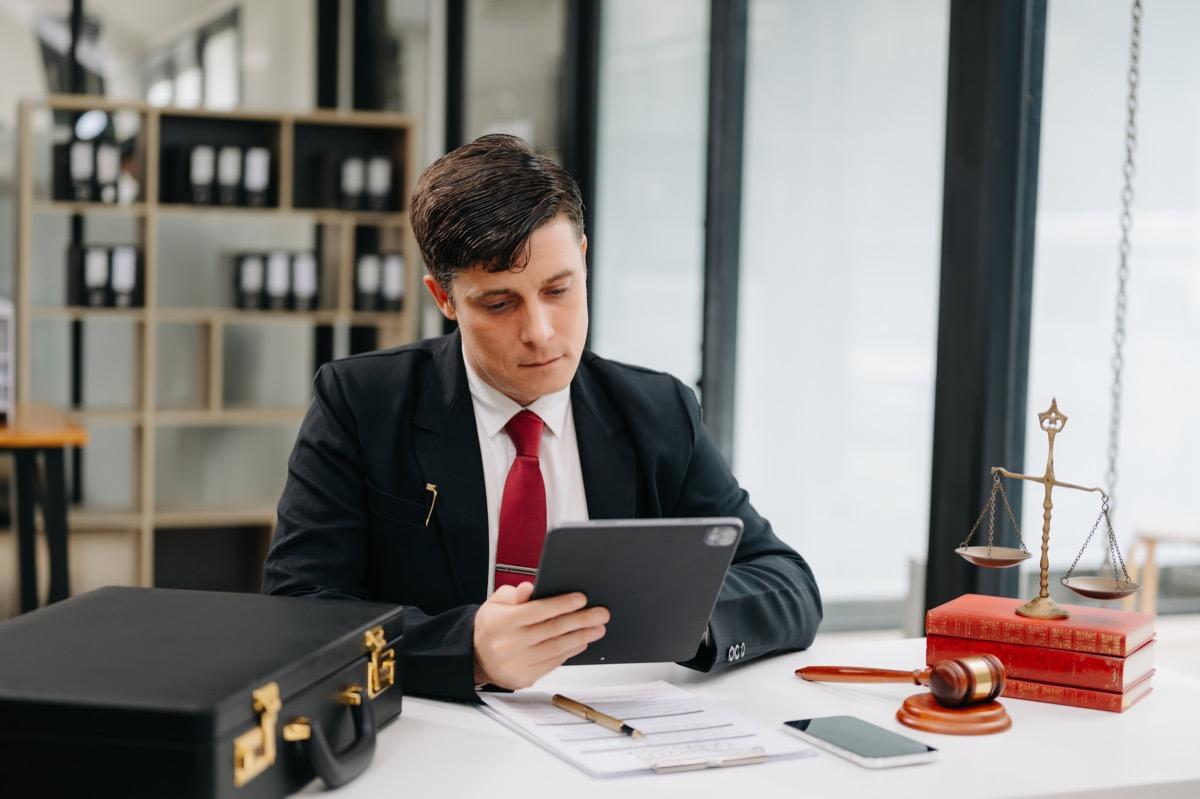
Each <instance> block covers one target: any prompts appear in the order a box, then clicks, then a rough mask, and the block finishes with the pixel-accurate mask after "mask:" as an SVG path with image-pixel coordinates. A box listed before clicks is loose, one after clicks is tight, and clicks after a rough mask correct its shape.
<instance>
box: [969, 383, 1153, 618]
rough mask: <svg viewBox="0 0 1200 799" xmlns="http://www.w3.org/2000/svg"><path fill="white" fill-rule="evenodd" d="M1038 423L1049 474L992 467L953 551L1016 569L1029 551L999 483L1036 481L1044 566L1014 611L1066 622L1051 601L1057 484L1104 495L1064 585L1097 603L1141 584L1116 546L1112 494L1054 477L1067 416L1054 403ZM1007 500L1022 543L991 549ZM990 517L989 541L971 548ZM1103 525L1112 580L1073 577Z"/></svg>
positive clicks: (987, 564)
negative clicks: (984, 493) (1042, 492)
mask: <svg viewBox="0 0 1200 799" xmlns="http://www.w3.org/2000/svg"><path fill="white" fill-rule="evenodd" d="M1038 422H1039V424H1040V426H1041V428H1042V430H1044V431H1045V432H1046V436H1047V437H1048V438H1049V450H1048V451H1047V455H1046V473H1045V474H1043V475H1041V476H1037V475H1029V474H1015V473H1013V472H1010V471H1008V470H1007V469H1003V468H1001V467H999V466H993V467H992V493H991V494H990V495H989V496H988V500H987V502H986V503H985V504H984V507H983V510H982V511H980V513H979V518H978V519H976V520H975V524H974V525H972V526H971V530H970V532H969V533H967V537H966V540H964V541H963V542H962V544H961V545H960V546H959V548H958V549H956V550H955V552H957V553H958V554H959V555H962V557H963V558H965V559H966V560H968V561H969V562H971V563H973V564H975V565H976V566H983V567H985V568H989V569H1004V568H1008V567H1009V566H1016V565H1017V564H1019V563H1020V562H1021V561H1023V560H1027V559H1028V558H1030V557H1032V555H1031V554H1030V553H1029V550H1028V549H1026V548H1025V541H1024V539H1022V538H1021V530H1020V528H1019V527H1018V526H1017V520H1016V517H1015V516H1014V515H1013V512H1012V508H1011V507H1010V506H1009V504H1008V496H1007V495H1006V494H1005V493H1004V487H1003V485H1002V484H1001V482H1000V478H1001V477H1006V478H1009V479H1013V480H1030V481H1032V482H1035V483H1041V484H1042V485H1044V486H1045V487H1046V498H1045V500H1044V501H1043V502H1042V562H1041V591H1040V592H1039V593H1038V595H1037V596H1036V597H1034V598H1033V599H1031V600H1029V601H1028V602H1026V603H1025V604H1024V605H1022V606H1021V607H1019V608H1017V610H1016V612H1017V614H1018V615H1021V616H1028V617H1030V618H1034V619H1065V618H1067V617H1068V616H1070V615H1071V614H1070V613H1068V612H1067V611H1066V610H1063V609H1062V608H1060V607H1059V606H1058V605H1057V604H1055V602H1054V600H1053V599H1051V598H1050V591H1049V584H1050V513H1051V510H1052V509H1053V508H1054V503H1053V501H1052V498H1051V493H1052V492H1053V490H1054V487H1055V486H1058V487H1060V488H1074V489H1076V490H1078V491H1091V492H1095V493H1098V494H1100V496H1101V498H1102V499H1101V504H1100V515H1099V516H1097V517H1096V523H1095V524H1093V525H1092V530H1091V532H1090V533H1088V536H1087V538H1086V539H1085V540H1084V542H1083V546H1082V547H1080V549H1079V554H1078V555H1076V556H1075V561H1074V563H1072V564H1071V568H1070V569H1068V570H1067V574H1066V576H1065V577H1063V578H1062V581H1061V582H1062V584H1063V585H1064V586H1066V587H1067V588H1069V589H1071V590H1072V591H1074V592H1075V593H1077V594H1079V595H1081V596H1086V597H1091V598H1093V599H1120V598H1121V597H1126V596H1129V595H1130V594H1132V593H1133V592H1135V591H1137V590H1138V589H1139V587H1140V586H1139V585H1138V584H1137V583H1135V582H1133V581H1132V580H1130V579H1129V572H1128V571H1127V570H1126V569H1125V560H1124V558H1122V557H1121V550H1120V548H1118V547H1117V536H1116V533H1115V532H1113V526H1112V519H1111V518H1110V517H1109V513H1108V504H1109V498H1108V494H1106V493H1104V491H1103V490H1102V489H1099V488H1088V487H1087V486H1080V485H1075V484H1073V483H1064V482H1062V481H1061V480H1057V479H1055V477H1054V437H1055V436H1056V435H1058V434H1059V433H1061V432H1062V429H1063V428H1064V427H1066V424H1067V417H1066V416H1065V415H1064V414H1063V413H1062V412H1060V411H1059V410H1058V401H1057V400H1054V399H1052V400H1051V401H1050V407H1049V408H1048V409H1047V410H1045V411H1043V412H1042V413H1039V414H1038ZM997 493H999V494H1000V497H1001V498H1002V499H1003V500H1004V509H1005V510H1006V511H1007V512H1008V517H1009V520H1010V521H1011V522H1012V526H1013V530H1015V531H1016V533H1017V541H1018V542H1019V543H1020V548H1019V549H1018V548H1016V547H998V546H994V545H993V543H992V542H993V540H994V538H995V532H996V494H997ZM985 513H987V514H988V542H987V545H986V546H971V537H972V536H973V535H974V534H975V530H976V529H977V528H978V527H979V524H980V522H982V521H983V515H984V514H985ZM1101 519H1103V520H1104V521H1105V526H1106V527H1107V530H1108V548H1109V551H1110V552H1111V553H1112V570H1113V574H1112V578H1108V577H1073V576H1072V575H1074V573H1075V567H1076V566H1077V565H1078V564H1079V559H1080V558H1081V557H1082V556H1083V553H1084V551H1085V550H1086V549H1087V545H1088V543H1089V542H1090V541H1091V540H1092V536H1093V535H1095V534H1096V529H1097V528H1098V527H1099V526H1100V520H1101ZM1118 564H1120V567H1121V573H1120V574H1118V573H1117V565H1118Z"/></svg>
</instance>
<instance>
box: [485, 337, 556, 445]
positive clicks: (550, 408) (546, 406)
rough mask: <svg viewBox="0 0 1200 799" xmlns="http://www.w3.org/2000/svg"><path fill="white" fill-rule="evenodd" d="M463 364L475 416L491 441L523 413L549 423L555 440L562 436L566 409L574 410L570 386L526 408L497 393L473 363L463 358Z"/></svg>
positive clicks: (540, 398)
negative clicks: (533, 414) (531, 413)
mask: <svg viewBox="0 0 1200 799" xmlns="http://www.w3.org/2000/svg"><path fill="white" fill-rule="evenodd" d="M463 365H464V366H466V367H467V384H468V385H469V386H470V389H471V399H472V400H473V401H474V403H475V416H476V418H477V419H479V421H480V422H481V423H482V424H483V430H484V432H485V433H487V435H488V438H495V437H496V435H497V434H498V433H500V432H501V431H503V430H504V427H505V425H507V424H508V421H509V419H512V418H513V417H514V416H516V415H517V414H518V413H520V412H521V411H522V410H530V411H533V412H534V413H536V414H537V415H538V416H539V417H540V418H541V420H542V421H543V422H545V424H546V429H547V430H549V431H550V433H551V434H552V435H554V436H555V437H556V438H557V437H558V436H561V435H562V432H563V427H564V426H565V425H566V422H567V410H568V409H569V408H570V407H571V387H570V386H569V385H568V386H566V387H565V388H562V389H559V390H558V391H555V392H554V393H553V394H546V395H545V396H542V397H538V398H537V399H536V400H534V401H533V402H532V403H530V404H529V405H528V406H527V407H525V408H523V407H522V406H521V405H520V404H519V403H517V402H516V401H514V400H513V399H512V398H511V397H509V396H507V395H505V394H504V393H503V392H501V391H497V390H496V389H495V388H493V387H492V386H491V385H489V384H488V383H487V382H486V381H485V380H484V379H483V378H482V377H480V376H479V375H478V374H476V373H475V370H474V369H472V368H471V363H470V361H468V360H467V358H466V356H465V355H464V356H463Z"/></svg>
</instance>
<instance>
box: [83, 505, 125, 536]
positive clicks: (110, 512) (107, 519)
mask: <svg viewBox="0 0 1200 799" xmlns="http://www.w3.org/2000/svg"><path fill="white" fill-rule="evenodd" d="M141 526H142V515H141V514H140V513H138V512H136V511H132V510H127V509H121V508H92V507H88V506H87V505H72V506H70V507H69V508H67V527H68V528H69V529H70V530H72V531H74V530H129V531H132V530H137V529H138V528H139V527H141Z"/></svg>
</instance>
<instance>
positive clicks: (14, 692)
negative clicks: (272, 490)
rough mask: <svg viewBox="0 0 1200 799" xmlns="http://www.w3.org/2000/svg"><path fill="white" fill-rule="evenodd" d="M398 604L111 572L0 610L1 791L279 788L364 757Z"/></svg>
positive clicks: (341, 777)
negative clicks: (178, 584) (116, 580)
mask: <svg viewBox="0 0 1200 799" xmlns="http://www.w3.org/2000/svg"><path fill="white" fill-rule="evenodd" d="M401 626H402V608H400V607H397V606H393V605H385V604H375V603H368V602H352V601H341V600H333V599H311V598H295V597H278V596H261V595H257V594H232V593H218V592H212V591H177V590H169V589H152V588H101V589H99V590H96V591H92V592H89V593H86V594H82V595H80V596H77V597H74V598H72V599H68V600H66V601H63V602H59V603H57V604H54V605H50V606H48V607H45V608H42V609H40V610H36V611H34V612H32V613H27V614H25V615H23V616H18V617H17V618H15V619H11V620H9V621H6V622H0V653H3V656H0V796H5V797H8V796H12V797H24V796H37V797H58V796H64V797H65V796H120V797H155V798H156V799H159V798H160V797H166V796H170V797H183V798H184V799H190V798H191V797H197V798H199V797H244V798H245V799H267V798H271V799H274V798H275V797H283V796H286V795H288V794H289V793H292V792H294V791H297V790H299V789H300V788H302V787H304V786H305V785H306V784H307V783H309V782H310V781H311V780H312V779H313V777H314V776H320V777H321V778H322V779H324V780H325V781H326V783H327V784H329V785H330V786H336V785H340V784H343V783H345V782H347V781H349V780H350V779H353V777H354V776H356V775H357V774H359V773H361V772H362V771H363V770H364V769H365V768H366V767H367V766H368V765H369V763H370V759H371V756H372V755H373V753H374V746H375V731H376V729H377V728H378V727H379V726H380V725H382V724H384V723H386V722H388V721H390V720H392V719H394V718H395V717H396V716H397V715H398V714H399V713H400V709H401V688H400V674H399V670H400V656H401V644H402V638H401V632H402V631H401Z"/></svg>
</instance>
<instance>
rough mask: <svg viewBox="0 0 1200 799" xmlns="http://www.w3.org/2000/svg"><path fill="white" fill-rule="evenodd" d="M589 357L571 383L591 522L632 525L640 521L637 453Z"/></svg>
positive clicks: (622, 420) (572, 408) (591, 358)
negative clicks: (625, 521)
mask: <svg viewBox="0 0 1200 799" xmlns="http://www.w3.org/2000/svg"><path fill="white" fill-rule="evenodd" d="M594 358H595V356H594V355H592V354H591V353H586V354H585V355H584V357H583V359H582V360H581V361H580V363H579V369H578V371H576V373H575V379H574V380H572V381H571V410H572V413H573V414H574V417H575V438H576V440H577V442H578V444H579V462H580V466H581V468H582V471H583V490H584V493H585V494H586V495H587V505H588V516H589V517H591V518H593V519H632V518H634V517H635V516H636V515H637V465H638V464H637V453H636V452H635V451H634V448H633V443H632V442H631V441H630V439H629V430H628V427H627V425H626V424H625V419H624V418H623V417H622V416H621V415H620V414H619V413H617V410H616V408H615V407H614V406H613V404H612V401H611V400H610V399H609V398H608V395H607V394H605V393H604V391H603V389H602V388H601V387H600V386H599V384H598V383H597V381H596V378H595V375H594V374H593V373H592V368H591V365H590V363H591V361H592V360H593V359H594Z"/></svg>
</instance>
